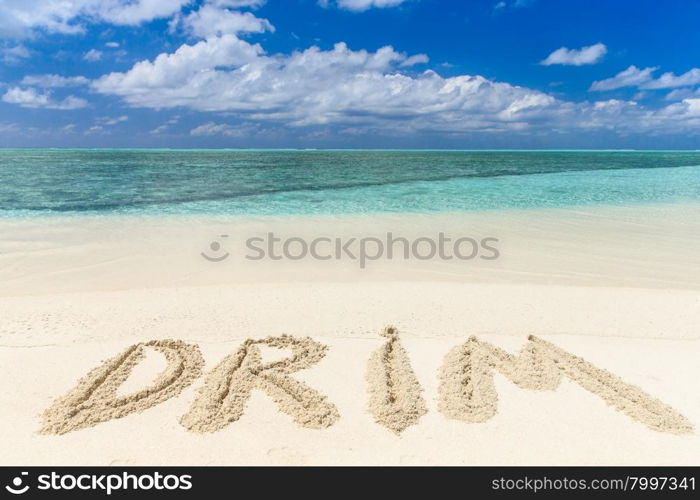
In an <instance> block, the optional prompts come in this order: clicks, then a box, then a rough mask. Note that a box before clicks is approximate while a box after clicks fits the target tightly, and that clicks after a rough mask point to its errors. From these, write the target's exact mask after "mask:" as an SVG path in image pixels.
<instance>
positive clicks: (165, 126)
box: [150, 116, 180, 135]
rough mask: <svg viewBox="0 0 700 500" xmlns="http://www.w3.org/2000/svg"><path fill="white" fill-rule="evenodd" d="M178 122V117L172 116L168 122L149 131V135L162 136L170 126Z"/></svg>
mask: <svg viewBox="0 0 700 500" xmlns="http://www.w3.org/2000/svg"><path fill="white" fill-rule="evenodd" d="M179 121H180V116H174V117H172V118H171V119H169V120H168V121H166V122H165V123H163V124H162V125H159V126H158V127H156V128H154V129H153V130H151V132H150V133H151V134H154V135H158V134H162V133H163V132H165V131H166V130H168V129H169V128H170V127H171V126H172V125H175V124H176V123H178V122H179Z"/></svg>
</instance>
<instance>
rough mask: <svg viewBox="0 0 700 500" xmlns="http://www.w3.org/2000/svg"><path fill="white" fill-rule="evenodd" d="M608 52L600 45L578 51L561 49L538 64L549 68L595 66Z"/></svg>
mask: <svg viewBox="0 0 700 500" xmlns="http://www.w3.org/2000/svg"><path fill="white" fill-rule="evenodd" d="M607 52H608V48H607V47H606V46H605V45H604V44H602V43H596V44H595V45H589V46H588V47H582V48H580V49H568V48H566V47H561V48H559V49H557V50H555V51H554V52H552V53H551V54H549V55H548V56H547V58H546V59H545V60H544V61H542V62H541V63H540V64H542V65H543V66H551V65H553V64H563V65H567V66H583V65H586V64H595V63H597V62H598V61H600V60H601V59H602V58H603V56H604V55H605V54H606V53H607Z"/></svg>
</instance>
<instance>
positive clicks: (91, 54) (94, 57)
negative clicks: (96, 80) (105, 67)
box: [83, 49, 102, 62]
mask: <svg viewBox="0 0 700 500" xmlns="http://www.w3.org/2000/svg"><path fill="white" fill-rule="evenodd" d="M83 59H85V60H86V61H88V62H97V61H99V60H100V59H102V52H101V51H99V50H97V49H90V50H88V51H87V52H86V53H85V54H84V55H83Z"/></svg>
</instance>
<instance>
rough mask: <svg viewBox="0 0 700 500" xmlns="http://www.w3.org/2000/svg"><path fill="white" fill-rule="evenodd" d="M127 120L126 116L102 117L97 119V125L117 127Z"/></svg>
mask: <svg viewBox="0 0 700 500" xmlns="http://www.w3.org/2000/svg"><path fill="white" fill-rule="evenodd" d="M128 120H129V117H128V116H127V115H121V116H116V117H109V116H103V117H101V118H98V119H97V123H99V124H100V125H106V126H108V127H111V126H113V125H117V124H119V123H122V122H125V121H128Z"/></svg>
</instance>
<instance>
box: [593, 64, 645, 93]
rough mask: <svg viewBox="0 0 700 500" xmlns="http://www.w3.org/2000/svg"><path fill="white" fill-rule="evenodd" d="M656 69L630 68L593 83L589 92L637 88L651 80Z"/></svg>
mask: <svg viewBox="0 0 700 500" xmlns="http://www.w3.org/2000/svg"><path fill="white" fill-rule="evenodd" d="M657 69H658V68H655V67H650V68H644V69H639V68H638V67H637V66H630V67H629V68H627V69H626V70H624V71H620V72H619V73H618V74H617V75H615V76H613V77H611V78H606V79H605V80H599V81H596V82H593V84H592V85H591V89H590V90H594V91H602V90H615V89H620V88H623V87H639V86H641V85H643V84H644V83H647V82H649V81H650V80H652V78H653V77H652V73H653V72H654V71H656V70H657Z"/></svg>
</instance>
